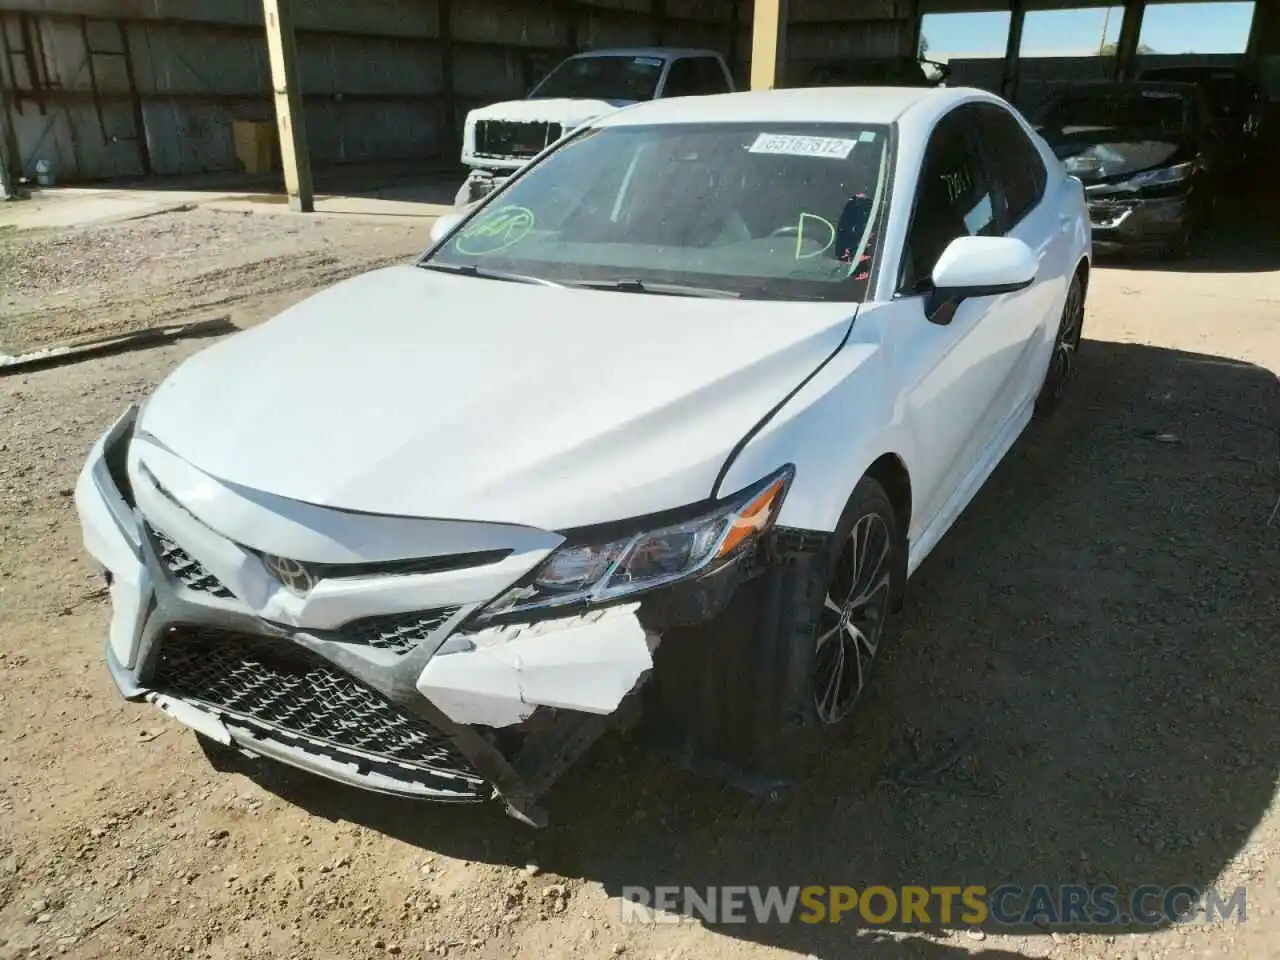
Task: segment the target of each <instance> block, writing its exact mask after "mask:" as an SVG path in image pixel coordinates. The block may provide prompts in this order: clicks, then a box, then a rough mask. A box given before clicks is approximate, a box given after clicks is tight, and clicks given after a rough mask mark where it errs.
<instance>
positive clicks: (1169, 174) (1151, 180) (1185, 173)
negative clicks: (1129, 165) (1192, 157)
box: [1125, 161, 1196, 187]
mask: <svg viewBox="0 0 1280 960" xmlns="http://www.w3.org/2000/svg"><path fill="white" fill-rule="evenodd" d="M1195 169H1196V164H1195V161H1191V162H1189V163H1177V164H1174V165H1173V166H1172V167H1162V168H1160V169H1159V170H1148V171H1146V172H1145V173H1139V174H1137V175H1135V176H1132V177H1130V178H1129V179H1128V180H1127V181H1125V184H1126V186H1130V187H1160V186H1164V185H1165V184H1170V183H1180V182H1181V181H1183V180H1185V179H1187V177H1189V176H1191V174H1193V173H1194V172H1195Z"/></svg>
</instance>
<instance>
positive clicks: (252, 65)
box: [0, 0, 750, 180]
mask: <svg viewBox="0 0 1280 960" xmlns="http://www.w3.org/2000/svg"><path fill="white" fill-rule="evenodd" d="M295 2H296V3H297V7H296V21H297V30H298V50H299V69H300V73H301V78H302V89H303V93H304V96H305V101H306V110H307V132H308V136H309V140H310V144H311V158H312V163H313V164H316V165H326V164H333V163H344V162H354V161H388V160H402V159H423V160H430V159H434V158H439V159H443V160H452V159H454V158H455V157H456V155H457V146H456V138H457V131H458V129H459V127H460V125H461V123H462V121H463V119H464V118H465V116H466V112H467V110H468V109H470V108H472V107H474V106H478V105H481V104H485V103H491V102H493V101H495V100H499V99H505V98H510V97H518V96H522V95H523V94H524V93H525V92H526V91H527V90H528V89H529V87H530V86H532V84H533V83H534V82H535V81H536V80H537V79H539V78H540V77H541V76H542V75H543V74H544V73H545V72H546V71H547V70H548V69H549V68H550V67H551V66H552V65H554V64H555V63H556V62H557V61H558V60H559V59H560V58H561V57H563V56H564V55H565V54H566V53H567V52H569V51H571V50H582V49H590V48H598V47H604V46H614V45H640V44H657V43H661V44H665V45H678V46H705V47H710V48H712V49H716V50H719V51H720V52H721V53H724V54H725V55H726V56H729V57H735V56H739V55H740V54H741V52H742V51H749V49H750V0H745V3H746V5H747V15H746V16H745V17H740V16H739V13H738V9H737V7H738V5H739V3H740V2H742V0H590V2H587V0H361V2H360V3H358V4H356V3H350V2H344V0H295ZM0 79H3V80H4V81H5V82H6V83H7V84H8V86H9V88H10V90H12V91H14V92H15V95H14V96H13V100H14V104H13V107H14V111H13V115H12V117H11V118H10V119H11V121H12V123H13V127H14V130H15V132H16V138H17V142H18V146H19V153H20V159H21V164H22V170H23V173H25V174H27V175H31V174H32V173H33V172H34V168H35V164H36V162H37V160H39V159H47V160H49V161H51V162H52V163H54V164H55V166H56V168H57V170H58V172H59V176H60V178H61V179H63V180H94V179H99V178H105V177H118V176H130V175H142V174H145V173H154V174H161V175H172V174H184V173H199V172H210V171H223V170H235V169H237V161H236V159H235V155H234V151H233V146H232V135H231V124H232V121H233V120H236V119H243V120H263V121H271V120H272V119H273V113H272V105H271V99H270V89H271V80H270V69H269V66H268V61H267V51H266V39H265V34H264V28H263V26H262V8H261V4H260V2H259V0H0Z"/></svg>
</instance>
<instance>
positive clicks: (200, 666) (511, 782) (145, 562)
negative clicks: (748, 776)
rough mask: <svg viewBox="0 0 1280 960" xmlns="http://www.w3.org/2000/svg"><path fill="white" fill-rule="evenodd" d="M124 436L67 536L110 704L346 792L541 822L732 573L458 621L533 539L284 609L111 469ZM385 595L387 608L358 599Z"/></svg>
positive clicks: (184, 518) (110, 441)
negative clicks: (476, 808)
mask: <svg viewBox="0 0 1280 960" xmlns="http://www.w3.org/2000/svg"><path fill="white" fill-rule="evenodd" d="M132 427H133V414H132V413H130V414H128V415H126V417H124V418H122V419H121V421H120V422H118V423H117V424H116V425H115V426H114V427H113V428H112V429H111V431H109V432H108V433H107V435H106V436H104V438H103V440H102V441H100V442H99V443H98V445H97V446H95V448H94V450H93V453H92V455H91V457H90V459H89V462H88V463H87V464H86V466H85V469H84V471H83V472H82V474H81V477H80V481H79V483H78V485H77V489H76V502H77V507H78V510H79V512H80V517H81V522H82V525H83V528H84V539H85V544H86V546H87V547H88V549H89V551H90V553H91V554H92V555H93V556H94V557H95V559H96V560H97V561H98V563H99V564H100V565H101V567H102V568H103V570H104V571H105V575H106V577H107V580H108V583H109V585H110V592H111V598H112V607H113V611H112V622H111V627H110V632H109V637H108V642H107V650H106V657H107V663H108V666H109V669H110V672H111V675H112V677H113V679H114V680H115V682H116V685H117V686H118V687H119V689H120V691H121V693H122V694H123V695H124V696H125V697H126V698H127V699H129V700H133V701H148V702H151V703H153V704H154V705H156V706H157V707H159V708H160V709H162V710H164V711H165V712H167V713H168V714H170V715H171V716H172V717H173V718H174V719H176V720H178V721H179V722H181V723H183V724H185V725H187V726H189V727H191V728H193V729H194V730H196V731H197V732H198V733H200V734H202V735H203V736H205V737H207V738H209V739H211V740H214V741H217V742H219V743H222V744H224V745H226V746H229V747H234V748H236V749H238V750H240V751H242V752H245V753H248V754H251V755H254V756H258V757H264V758H267V759H271V760H276V761H279V762H282V763H286V764H289V765H291V766H294V767H298V768H302V769H305V770H308V771H310V772H312V773H315V774H319V775H320V776H324V777H327V778H329V779H331V780H335V781H338V782H342V783H346V784H349V785H352V786H356V787H359V788H361V789H366V790H371V791H375V792H379V793H386V794H394V795H398V796H404V797H412V798H418V799H426V800H432V801H439V802H478V801H485V800H490V799H497V800H500V801H501V802H502V803H504V804H505V806H506V809H507V810H508V812H509V813H511V814H512V815H513V816H515V817H517V818H518V819H520V820H522V821H524V822H526V823H530V824H533V825H541V824H542V823H543V822H545V814H544V813H543V811H542V810H540V809H539V808H538V806H537V801H538V799H539V798H540V797H541V796H542V795H543V794H544V793H545V792H546V790H547V789H549V788H550V786H551V785H552V784H553V783H554V782H555V781H556V780H557V779H558V778H559V776H560V775H561V774H562V773H563V772H564V770H565V769H567V768H568V767H569V766H570V765H572V764H573V763H574V762H575V761H576V760H577V759H578V758H579V757H580V756H581V755H582V754H583V753H585V752H586V750H587V749H588V748H589V747H590V746H591V744H592V743H593V742H594V741H595V740H596V739H598V737H599V736H600V735H601V734H602V733H604V732H605V731H606V730H608V729H610V728H611V727H615V726H619V725H625V724H626V723H628V722H629V721H630V720H631V719H632V718H633V717H634V715H635V714H636V713H637V712H638V708H639V704H638V696H639V692H640V690H641V689H642V687H643V686H644V684H645V682H646V680H647V679H648V677H649V675H650V672H651V671H652V669H653V663H654V661H653V653H654V651H655V650H656V648H657V647H658V644H659V642H660V639H661V636H662V632H663V629H664V626H665V625H686V624H690V623H696V622H701V621H703V620H705V619H709V618H710V617H712V616H714V615H715V614H716V613H717V612H718V611H719V610H721V609H723V607H724V606H725V604H726V603H727V602H728V600H729V598H730V597H731V596H732V595H733V593H734V592H735V591H736V588H737V585H738V583H739V582H740V580H741V577H742V576H743V575H744V572H745V570H746V569H747V565H746V564H745V563H744V564H734V565H733V566H731V567H727V568H722V569H719V570H717V571H716V572H714V573H712V574H710V575H708V576H706V577H704V578H701V579H699V580H696V581H693V582H691V583H686V584H682V585H680V586H678V587H672V588H668V589H665V590H661V591H657V592H655V593H654V594H652V595H646V596H645V598H644V599H643V600H642V601H640V602H631V603H619V604H617V605H614V606H610V607H607V608H604V609H595V610H589V611H587V612H579V613H576V614H569V615H559V616H554V617H548V618H546V619H543V620H541V621H539V622H532V623H513V624H506V625H503V626H492V627H483V628H478V627H476V626H474V620H475V618H474V616H473V615H474V614H475V613H476V612H477V611H478V610H480V609H481V608H483V607H484V606H485V605H486V604H487V603H488V602H489V601H490V600H492V598H493V597H494V596H496V595H498V594H500V593H501V592H502V591H503V590H505V589H507V588H509V587H510V585H511V584H512V583H514V582H516V581H518V580H519V579H520V578H521V577H522V576H524V575H525V574H526V573H527V572H528V571H529V570H531V569H533V568H535V567H536V566H537V564H538V563H539V562H540V560H541V559H542V558H543V557H545V556H546V554H547V552H548V550H549V549H550V548H549V547H548V548H547V549H530V550H527V551H525V552H524V553H521V552H520V551H516V553H515V555H514V556H513V557H510V558H508V559H506V560H504V561H502V562H500V563H488V564H482V565H480V566H476V567H472V568H461V569H460V568H458V567H457V566H454V567H452V568H450V569H448V570H446V571H443V572H439V573H425V574H414V575H412V576H405V577H389V576H386V575H382V576H377V577H367V578H360V577H356V578H353V579H348V580H346V581H345V582H342V583H340V584H337V585H333V586H331V585H328V584H324V583H322V584H320V585H319V586H318V587H317V588H316V589H315V590H314V591H313V593H312V594H311V595H310V596H309V597H308V598H307V599H306V600H305V601H304V602H299V601H298V600H297V598H296V597H290V596H287V595H285V594H284V593H282V590H283V587H282V586H281V584H280V583H279V581H277V580H275V579H274V578H273V577H272V576H271V574H270V573H269V572H268V570H267V569H266V567H265V565H264V564H263V562H262V558H261V557H260V555H258V554H255V553H254V552H253V551H251V550H248V549H247V548H242V547H240V545H239V544H237V543H235V542H234V541H232V540H230V539H228V538H225V537H223V536H222V535H221V534H219V533H217V532H215V531H213V530H211V529H210V528H209V527H207V526H205V524H204V523H202V522H201V521H200V520H198V519H197V518H196V517H194V516H193V515H191V514H189V513H187V512H186V511H185V510H184V509H183V508H182V507H180V506H179V505H178V503H176V502H175V501H173V500H171V499H170V498H169V497H168V495H167V490H166V489H164V488H162V487H161V485H160V483H159V482H158V481H157V482H156V483H154V484H152V483H151V479H154V475H153V474H152V473H151V471H150V469H149V467H147V468H143V469H142V470H140V471H139V470H133V469H129V468H127V466H126V454H125V453H124V452H122V451H124V449H125V448H127V447H128V446H129V444H128V442H127V438H128V436H129V435H130V434H131V432H132ZM137 445H138V444H137V443H136V442H135V444H134V446H135V447H136V446H137ZM135 452H136V451H135ZM162 462H163V461H159V460H157V461H155V462H151V461H149V466H156V468H157V470H160V466H159V465H160V464H161V463H162ZM161 472H163V471H161ZM149 478H150V479H149ZM166 479H168V477H166ZM182 479H183V478H182V477H181V476H179V475H178V474H174V475H173V484H174V485H178V484H179V483H180V482H182ZM208 479H209V483H210V484H216V481H212V479H211V478H208ZM210 489H212V487H211V488H210ZM218 495H219V496H224V495H226V493H225V491H223V492H221V493H218ZM314 509H316V510H317V511H319V510H320V508H314ZM342 522H347V523H350V522H358V521H352V520H351V518H350V516H349V515H344V518H343V520H342ZM405 522H406V523H410V522H414V521H405ZM424 523H427V524H429V523H431V521H424ZM486 526H488V527H489V531H488V532H486V534H485V535H486V536H492V532H491V531H492V525H486ZM427 529H428V533H429V532H430V528H429V527H428V528H427ZM547 536H550V535H547ZM535 546H536V545H535ZM392 580H402V581H404V583H402V584H399V585H394V586H393V585H390V584H389V581H392ZM407 587H408V588H413V589H412V590H410V591H409V593H408V594H406V592H405V590H406V588H407ZM322 588H323V589H322ZM388 596H393V597H394V598H395V603H396V605H397V607H398V609H397V610H396V611H395V612H387V610H386V609H385V608H380V607H378V606H377V605H378V604H381V603H383V602H384V599H385V598H386V597H388ZM415 596H421V597H422V598H423V600H422V602H421V604H419V605H415V604H414V603H413V597H415ZM406 607H412V609H405V608H406Z"/></svg>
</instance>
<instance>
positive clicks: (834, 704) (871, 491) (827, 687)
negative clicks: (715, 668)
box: [743, 477, 906, 777]
mask: <svg viewBox="0 0 1280 960" xmlns="http://www.w3.org/2000/svg"><path fill="white" fill-rule="evenodd" d="M855 556H857V557H859V558H860V559H859V561H858V562H857V563H855V559H854V558H855ZM905 579H906V536H905V532H904V531H902V530H901V529H900V527H899V522H898V518H897V515H896V513H895V511H894V508H893V504H892V502H891V501H890V500H889V497H888V495H887V494H886V493H885V491H884V488H883V487H881V486H880V484H879V483H878V482H877V481H876V480H875V479H873V478H871V477H866V478H864V479H863V480H862V481H861V482H860V483H859V484H858V486H857V488H856V489H855V490H854V492H853V494H852V496H850V498H849V502H848V504H847V505H846V506H845V509H844V513H843V515H842V516H841V518H840V522H839V524H838V526H837V527H836V532H835V534H834V535H833V536H831V537H830V538H829V539H828V541H827V543H826V545H825V547H824V548H823V549H821V550H818V551H813V550H809V551H804V552H800V553H798V554H796V555H795V556H793V557H790V558H788V557H786V556H783V557H781V558H779V562H778V564H777V566H776V569H775V571H774V573H773V574H772V580H773V582H772V583H771V584H770V591H769V592H770V594H771V596H772V600H773V602H772V603H771V604H769V605H768V609H767V610H766V611H764V612H765V614H766V615H765V616H764V617H763V618H762V623H761V629H760V631H759V634H758V637H757V651H756V656H755V657H754V658H753V659H754V661H755V667H756V669H755V671H754V673H755V677H754V681H755V682H754V684H753V687H754V690H755V693H756V696H755V699H754V706H755V709H754V710H753V716H752V717H751V721H752V722H751V723H750V724H744V727H748V728H752V729H753V735H752V741H753V742H752V744H751V753H752V755H753V756H754V758H755V760H756V765H757V766H758V767H760V768H762V769H763V770H766V771H768V772H769V773H772V774H776V775H779V776H788V777H789V776H796V775H803V774H804V773H805V772H807V769H808V767H809V765H810V763H811V761H812V760H813V759H814V758H816V757H817V756H818V755H819V754H820V753H821V751H822V748H823V747H824V746H826V745H828V744H829V743H831V742H832V741H833V740H835V739H837V738H838V737H839V736H840V735H841V734H842V733H844V732H845V731H847V730H848V729H849V728H850V727H851V726H852V720H853V718H854V717H855V714H856V710H857V707H858V706H859V704H860V703H861V702H862V700H863V699H864V697H863V695H864V693H865V691H866V689H867V686H868V684H869V683H870V681H871V676H872V673H873V668H874V666H875V662H876V660H877V659H878V657H877V654H878V652H879V651H880V650H881V649H883V648H884V645H885V643H886V642H888V641H889V640H890V639H891V637H892V632H893V628H894V626H895V624H894V621H893V611H894V610H895V609H896V606H895V600H896V599H897V598H898V597H899V596H900V595H901V593H902V591H903V589H904V586H905ZM841 666H843V670H841V669H840V667H841ZM743 719H744V720H745V719H746V718H743Z"/></svg>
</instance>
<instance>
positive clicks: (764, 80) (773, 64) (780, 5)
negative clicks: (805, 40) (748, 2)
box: [751, 0, 787, 90]
mask: <svg viewBox="0 0 1280 960" xmlns="http://www.w3.org/2000/svg"><path fill="white" fill-rule="evenodd" d="M786 60H787V0H756V3H755V14H754V18H753V20H752V24H751V89H752V90H772V89H774V88H775V87H778V86H780V85H781V83H782V77H783V71H784V70H785V69H786Z"/></svg>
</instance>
